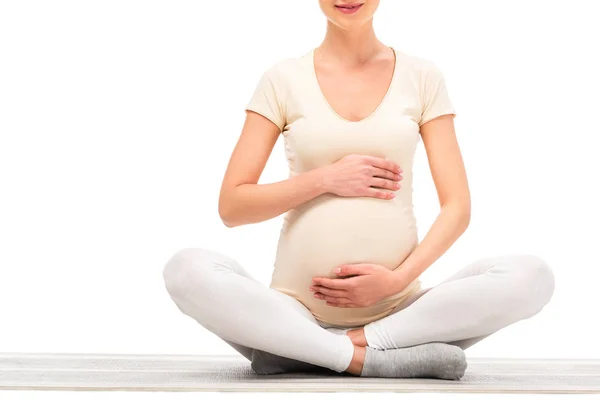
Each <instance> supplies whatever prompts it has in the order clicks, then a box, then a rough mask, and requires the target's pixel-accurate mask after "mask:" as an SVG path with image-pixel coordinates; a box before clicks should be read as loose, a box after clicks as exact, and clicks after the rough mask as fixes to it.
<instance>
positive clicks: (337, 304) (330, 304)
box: [325, 301, 359, 308]
mask: <svg viewBox="0 0 600 400" xmlns="http://www.w3.org/2000/svg"><path fill="white" fill-rule="evenodd" d="M325 304H327V305H328V306H332V307H341V308H355V307H359V306H358V305H356V304H354V303H345V304H340V303H333V302H330V301H327V302H325Z"/></svg>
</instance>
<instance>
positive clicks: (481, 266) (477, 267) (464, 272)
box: [388, 256, 501, 315]
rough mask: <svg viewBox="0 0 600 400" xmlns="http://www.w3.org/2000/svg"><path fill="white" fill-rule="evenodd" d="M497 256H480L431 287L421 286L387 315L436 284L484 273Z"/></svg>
mask: <svg viewBox="0 0 600 400" xmlns="http://www.w3.org/2000/svg"><path fill="white" fill-rule="evenodd" d="M499 257H501V256H492V257H482V258H479V259H476V260H474V261H472V262H470V263H468V264H467V265H465V266H464V267H462V268H461V269H459V270H458V271H456V272H455V273H454V274H452V275H451V276H449V277H448V278H446V279H445V280H443V281H442V282H441V283H439V284H437V285H434V286H431V287H427V288H422V289H421V290H419V291H417V292H415V293H414V294H413V295H412V296H409V297H408V298H407V299H406V300H405V301H403V302H402V303H400V304H398V305H397V306H396V308H394V309H393V310H392V311H391V312H390V313H389V314H388V315H392V314H395V313H397V312H398V311H401V310H404V309H405V308H407V307H409V306H410V305H411V304H413V303H414V302H416V301H417V300H419V299H420V298H421V297H423V296H424V295H425V294H427V293H428V292H429V291H430V290H431V289H433V288H435V287H436V286H440V285H443V284H444V283H447V282H451V281H455V280H458V279H464V278H468V277H470V276H476V275H480V274H483V273H485V272H486V271H487V270H488V269H489V268H491V267H492V266H493V265H494V262H495V261H497V260H498V259H499Z"/></svg>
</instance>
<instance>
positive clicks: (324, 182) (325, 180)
mask: <svg viewBox="0 0 600 400" xmlns="http://www.w3.org/2000/svg"><path fill="white" fill-rule="evenodd" d="M311 172H312V173H313V174H314V175H313V176H314V179H315V186H316V187H317V189H318V191H319V194H325V193H329V191H330V190H329V169H328V168H327V167H326V166H325V167H320V168H316V169H313V170H312V171H311Z"/></svg>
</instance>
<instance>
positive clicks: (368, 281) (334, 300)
mask: <svg viewBox="0 0 600 400" xmlns="http://www.w3.org/2000/svg"><path fill="white" fill-rule="evenodd" d="M338 270H339V272H338ZM333 272H334V273H335V274H336V275H337V276H339V277H340V278H333V279H331V278H326V277H319V276H316V277H314V278H313V279H312V285H311V286H310V290H311V291H313V292H315V297H316V298H319V299H323V300H325V301H326V302H327V304H328V305H330V306H334V307H347V308H352V307H369V306H372V305H373V304H376V303H377V302H379V301H380V300H382V299H384V298H386V297H388V296H391V295H393V294H395V293H399V292H400V291H401V290H402V289H403V288H398V285H399V283H398V274H397V273H396V272H394V271H392V270H389V269H387V268H386V267H383V266H381V265H378V264H370V263H359V264H344V265H341V266H340V267H338V268H336V269H335V270H334V271H333Z"/></svg>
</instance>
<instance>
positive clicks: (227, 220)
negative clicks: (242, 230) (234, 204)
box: [219, 202, 239, 228]
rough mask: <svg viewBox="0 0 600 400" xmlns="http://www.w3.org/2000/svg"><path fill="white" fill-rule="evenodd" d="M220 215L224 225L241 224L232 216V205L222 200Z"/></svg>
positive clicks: (228, 226) (230, 226)
mask: <svg viewBox="0 0 600 400" xmlns="http://www.w3.org/2000/svg"><path fill="white" fill-rule="evenodd" d="M219 217H220V218H221V222H223V225H225V226H226V227H227V228H234V227H236V226H238V225H239V224H237V223H236V222H235V219H234V218H233V216H232V212H231V207H226V206H224V205H222V202H219Z"/></svg>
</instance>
